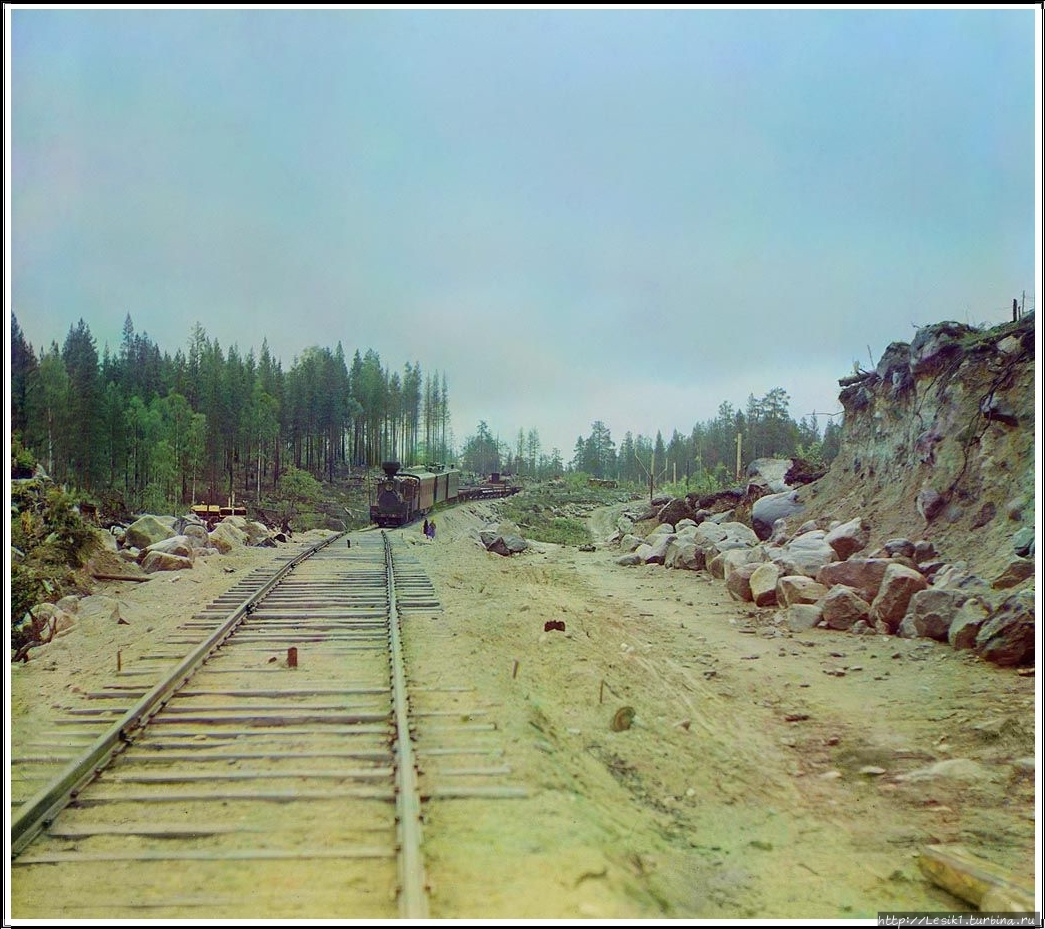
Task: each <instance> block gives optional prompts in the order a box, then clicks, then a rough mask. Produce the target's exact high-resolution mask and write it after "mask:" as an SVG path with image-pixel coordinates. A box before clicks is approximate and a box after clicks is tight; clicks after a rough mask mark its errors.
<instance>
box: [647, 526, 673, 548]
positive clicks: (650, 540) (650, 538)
mask: <svg viewBox="0 0 1045 929" xmlns="http://www.w3.org/2000/svg"><path fill="white" fill-rule="evenodd" d="M674 534H675V527H674V526H673V525H672V524H671V523H661V524H660V525H658V526H657V527H656V528H655V529H653V530H651V531H650V533H649V535H647V536H646V543H647V544H648V545H653V544H654V542H655V540H656V537H657V536H662V535H674Z"/></svg>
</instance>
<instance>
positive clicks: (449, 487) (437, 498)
mask: <svg viewBox="0 0 1045 929" xmlns="http://www.w3.org/2000/svg"><path fill="white" fill-rule="evenodd" d="M381 470H382V471H384V472H385V476H384V479H383V480H381V481H380V483H379V484H378V486H377V502H376V503H372V504H371V505H370V521H371V522H372V523H376V524H377V525H378V526H381V527H382V528H392V527H395V526H405V525H407V524H408V523H412V522H413V521H414V520H415V519H420V518H421V517H422V516H426V515H427V514H428V513H430V512H431V511H432V508H433V507H434V506H435V505H436V504H437V503H446V502H450V503H452V502H454V501H456V500H457V499H458V496H457V492H458V488H459V486H460V480H461V472H460V471H455V470H453V469H448V470H440V471H438V472H436V471H424V470H419V469H416V468H409V469H402V470H401V469H400V465H399V462H398V461H385V462H382V463H381Z"/></svg>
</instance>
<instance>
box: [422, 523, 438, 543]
mask: <svg viewBox="0 0 1045 929" xmlns="http://www.w3.org/2000/svg"><path fill="white" fill-rule="evenodd" d="M421 531H422V532H424V534H425V535H426V536H428V538H430V539H433V540H434V539H435V520H434V519H433V520H431V521H429V520H427V519H426V520H425V524H424V527H423V528H422V530H421Z"/></svg>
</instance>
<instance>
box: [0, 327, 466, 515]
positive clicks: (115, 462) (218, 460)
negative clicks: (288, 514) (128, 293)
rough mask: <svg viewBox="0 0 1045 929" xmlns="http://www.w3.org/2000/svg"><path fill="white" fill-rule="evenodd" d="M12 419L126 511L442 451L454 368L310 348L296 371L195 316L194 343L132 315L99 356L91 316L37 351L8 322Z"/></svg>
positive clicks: (442, 456)
mask: <svg viewBox="0 0 1045 929" xmlns="http://www.w3.org/2000/svg"><path fill="white" fill-rule="evenodd" d="M10 386H11V402H10V403H11V430H12V448H13V452H14V453H15V454H16V455H17V454H26V456H27V457H28V458H32V459H34V460H35V461H38V462H40V463H41V464H42V465H43V466H44V467H45V469H46V470H47V473H48V475H49V476H50V477H52V478H53V479H54V480H56V481H59V482H61V483H69V484H72V485H74V486H76V487H78V488H80V489H81V490H83V491H85V492H87V493H91V494H93V495H95V496H98V497H104V496H106V495H110V494H115V495H117V496H118V497H119V498H120V500H121V502H122V504H123V505H124V506H125V507H126V508H127V509H130V510H140V509H155V510H157V511H158V510H160V509H163V508H164V507H165V505H169V504H172V503H181V504H187V503H192V502H208V503H222V502H224V501H225V500H226V499H227V498H228V497H230V496H232V495H237V496H240V497H241V498H243V497H244V496H245V497H248V498H254V499H256V500H260V499H261V497H262V495H263V494H264V493H265V492H266V491H267V490H270V489H272V488H274V487H275V485H276V483H277V482H278V481H279V479H280V476H281V474H283V473H285V472H286V471H287V470H289V469H292V468H293V469H296V470H299V471H303V472H306V473H309V474H311V475H313V476H314V477H315V478H317V479H326V480H333V479H334V478H335V477H337V476H344V475H345V474H347V473H350V471H351V469H352V468H353V467H356V468H365V467H369V466H372V465H375V464H378V463H380V461H382V460H384V459H387V458H402V459H403V460H405V461H445V460H448V458H449V456H450V446H449V441H450V412H449V411H450V405H449V404H450V401H449V390H448V387H447V380H446V375H445V373H444V374H442V375H441V376H439V375H436V374H431V373H424V372H422V369H421V365H420V363H419V362H414V363H412V364H411V363H409V362H407V363H406V364H405V365H404V367H403V370H402V372H401V373H400V372H399V371H395V370H392V369H390V368H389V367H388V366H386V365H385V364H384V363H383V362H382V360H381V358H380V356H379V355H378V353H377V352H375V351H373V350H367V351H365V352H361V351H360V350H358V349H357V350H356V351H355V353H354V355H353V356H352V358H351V360H350V361H349V360H348V359H347V358H346V355H345V352H344V349H343V348H342V345H341V343H340V342H339V343H338V344H337V346H336V347H335V348H333V349H330V348H320V347H318V346H312V347H309V348H307V349H305V350H304V351H303V352H302V353H301V355H300V356H299V357H297V358H295V359H294V362H293V364H292V365H291V367H290V369H289V370H288V371H284V370H283V367H282V363H281V362H280V360H279V359H277V358H275V357H274V356H273V355H272V353H271V352H270V350H269V347H268V342H267V340H266V341H264V342H263V343H262V347H261V351H260V354H259V355H257V356H255V353H254V350H253V349H251V350H250V351H248V352H247V353H246V354H244V353H242V352H241V351H240V349H239V348H238V347H237V346H235V345H233V346H231V347H229V348H228V349H223V348H222V347H221V345H220V344H219V343H218V342H217V340H215V339H211V338H208V336H207V334H206V332H205V330H204V329H203V327H202V326H201V325H199V324H197V325H196V326H195V327H194V329H193V331H192V334H191V336H190V339H189V342H188V351H187V352H184V351H182V350H178V351H176V352H175V353H174V355H173V356H172V355H170V354H169V353H166V352H161V350H160V348H159V346H157V345H156V344H155V343H154V342H152V340H151V339H150V338H149V337H148V335H147V334H139V333H137V332H135V329H134V324H133V322H132V320H131V317H130V316H129V315H128V316H127V318H126V320H125V322H124V326H123V335H122V341H121V343H120V345H119V347H118V349H117V350H116V351H115V352H112V351H110V349H109V346H108V345H106V346H105V348H104V350H103V352H102V354H101V356H100V357H99V354H98V349H97V345H96V342H95V339H94V337H93V336H92V334H91V331H90V328H89V327H88V325H87V324H86V323H85V322H84V321H83V320H82V319H81V320H80V321H79V322H78V323H77V324H76V325H75V326H71V327H70V329H69V332H68V334H67V335H66V337H65V340H64V342H63V343H62V345H61V346H59V344H58V343H57V342H56V341H55V342H52V343H51V345H50V347H49V348H48V349H47V350H46V351H41V353H40V355H39V356H37V354H36V352H35V351H34V349H33V347H32V346H31V345H29V343H28V342H27V341H26V339H25V337H24V334H23V333H22V330H21V327H20V326H19V325H18V320H17V318H16V317H14V316H13V315H12V319H11V369H10Z"/></svg>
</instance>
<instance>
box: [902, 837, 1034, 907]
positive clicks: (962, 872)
mask: <svg viewBox="0 0 1045 929" xmlns="http://www.w3.org/2000/svg"><path fill="white" fill-rule="evenodd" d="M918 865H919V867H920V868H921V869H922V873H923V874H924V875H925V876H926V877H927V878H929V880H931V881H932V882H933V883H934V884H936V885H937V886H938V887H942V888H943V889H944V890H946V891H948V892H950V893H952V894H954V895H955V896H956V897H960V898H961V899H962V900H966V901H968V902H969V903H971V904H972V905H973V906H975V907H977V908H978V909H980V910H982V911H984V912H993V913H1032V912H1034V888H1033V887H1028V886H1027V885H1026V884H1024V883H1023V882H1021V881H1019V880H1017V879H1016V878H1014V877H1013V876H1012V875H1011V874H1009V873H1007V872H1006V871H1005V870H1004V869H1003V868H1000V867H998V866H997V865H995V864H992V863H991V862H989V861H986V860H984V859H983V858H980V857H979V856H977V855H974V854H973V853H972V852H970V851H969V850H968V849H966V848H964V847H963V846H961V845H926V846H924V847H923V848H922V853H921V857H920V858H919V860H918Z"/></svg>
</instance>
